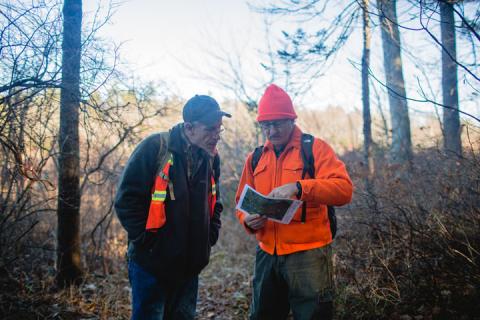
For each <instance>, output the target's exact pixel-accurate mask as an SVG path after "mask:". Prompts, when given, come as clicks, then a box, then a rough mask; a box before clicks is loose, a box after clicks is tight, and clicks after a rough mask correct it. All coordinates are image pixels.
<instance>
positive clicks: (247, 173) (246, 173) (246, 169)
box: [235, 152, 255, 234]
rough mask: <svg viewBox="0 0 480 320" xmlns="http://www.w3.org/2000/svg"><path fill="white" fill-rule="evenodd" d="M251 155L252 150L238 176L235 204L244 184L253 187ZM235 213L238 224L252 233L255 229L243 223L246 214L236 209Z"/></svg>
mask: <svg viewBox="0 0 480 320" xmlns="http://www.w3.org/2000/svg"><path fill="white" fill-rule="evenodd" d="M252 155H253V152H252V153H250V154H249V155H248V156H247V160H245V164H244V166H243V171H242V176H241V177H240V182H239V183H238V189H237V193H236V194H235V203H236V204H238V200H240V196H241V195H242V191H243V188H244V187H245V185H246V184H248V185H250V186H251V187H252V188H255V184H254V182H253V171H252ZM235 214H236V215H237V219H238V220H239V221H240V224H241V225H242V226H243V227H244V228H245V230H246V231H247V233H249V234H254V233H255V231H254V230H252V229H250V228H248V227H247V226H246V225H245V216H246V214H245V213H244V212H242V211H240V210H236V212H235Z"/></svg>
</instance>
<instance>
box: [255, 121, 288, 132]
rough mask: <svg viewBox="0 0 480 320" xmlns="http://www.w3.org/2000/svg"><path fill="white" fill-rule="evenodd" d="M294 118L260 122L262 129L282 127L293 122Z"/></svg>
mask: <svg viewBox="0 0 480 320" xmlns="http://www.w3.org/2000/svg"><path fill="white" fill-rule="evenodd" d="M291 122H292V120H290V119H286V120H276V121H262V122H260V123H259V125H260V128H261V129H262V130H269V129H270V128H271V127H273V128H274V129H276V130H278V129H282V128H283V127H284V126H285V125H286V124H287V123H291Z"/></svg>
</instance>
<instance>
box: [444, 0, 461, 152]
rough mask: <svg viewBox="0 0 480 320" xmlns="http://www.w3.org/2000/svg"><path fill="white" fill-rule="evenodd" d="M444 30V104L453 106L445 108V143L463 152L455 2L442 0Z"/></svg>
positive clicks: (446, 145) (445, 145)
mask: <svg viewBox="0 0 480 320" xmlns="http://www.w3.org/2000/svg"><path fill="white" fill-rule="evenodd" d="M440 24H441V32H442V49H443V50H442V92H443V104H444V105H446V106H450V107H451V108H448V109H447V108H444V110H443V143H444V148H445V150H446V151H450V152H454V153H456V154H458V155H461V154H462V141H461V137H460V136H461V132H460V114H459V112H458V109H459V105H458V80H457V64H456V63H455V61H456V59H457V52H456V41H455V18H454V16H453V4H452V3H449V2H446V1H445V2H443V1H440Z"/></svg>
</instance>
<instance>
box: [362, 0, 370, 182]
mask: <svg viewBox="0 0 480 320" xmlns="http://www.w3.org/2000/svg"><path fill="white" fill-rule="evenodd" d="M369 2H370V1H369V0H362V4H361V5H362V13H363V15H362V18H363V54H362V105H363V137H364V142H363V147H364V148H363V150H364V159H365V165H366V166H367V169H368V175H367V179H366V182H367V185H368V184H369V181H370V179H369V178H370V175H371V174H372V172H373V159H372V118H371V115H370V87H369V81H368V78H369V77H368V75H369V72H370V39H371V32H370V31H371V30H370V16H369V13H368V5H369Z"/></svg>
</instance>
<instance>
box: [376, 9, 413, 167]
mask: <svg viewBox="0 0 480 320" xmlns="http://www.w3.org/2000/svg"><path fill="white" fill-rule="evenodd" d="M378 7H379V15H380V20H381V25H382V44H383V64H384V68H385V78H386V85H387V88H388V101H389V104H390V116H391V119H392V147H391V159H392V162H393V163H397V164H400V163H406V162H409V161H410V160H411V158H412V140H411V137H410V118H409V116H408V105H407V94H406V91H405V80H404V78H403V67H402V58H401V53H400V51H401V45H400V32H399V30H398V24H397V11H396V1H395V0H378Z"/></svg>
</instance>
